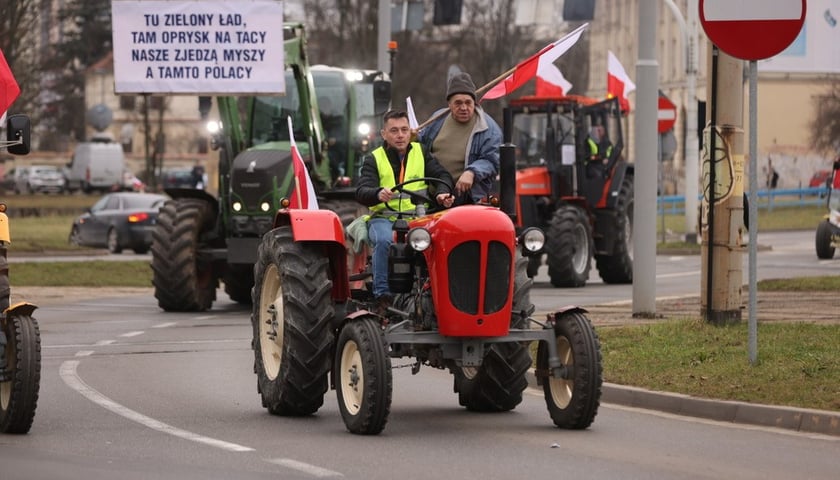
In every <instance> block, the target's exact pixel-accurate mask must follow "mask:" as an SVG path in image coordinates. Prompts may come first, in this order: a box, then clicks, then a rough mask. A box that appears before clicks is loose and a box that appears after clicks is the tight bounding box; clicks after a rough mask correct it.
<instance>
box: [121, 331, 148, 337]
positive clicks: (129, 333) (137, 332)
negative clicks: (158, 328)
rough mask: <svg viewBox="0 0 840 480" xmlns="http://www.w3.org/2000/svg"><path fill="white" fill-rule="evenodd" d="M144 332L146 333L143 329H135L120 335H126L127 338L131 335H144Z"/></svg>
mask: <svg viewBox="0 0 840 480" xmlns="http://www.w3.org/2000/svg"><path fill="white" fill-rule="evenodd" d="M144 333H146V332H144V331H142V330H135V331H133V332H128V333H123V334H122V335H120V336H121V337H125V338H129V337H136V336H138V335H143V334H144Z"/></svg>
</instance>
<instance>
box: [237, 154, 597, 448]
mask: <svg viewBox="0 0 840 480" xmlns="http://www.w3.org/2000/svg"><path fill="white" fill-rule="evenodd" d="M513 155H514V153H513V146H512V145H505V146H503V147H502V164H503V167H502V168H503V170H502V176H503V178H505V175H506V172H507V173H508V174H509V175H507V178H509V179H510V182H509V183H508V184H504V182H503V185H502V187H503V189H502V196H501V199H502V202H501V203H502V205H505V206H509V205H510V204H511V203H512V202H510V200H512V199H513V192H514V182H513V175H512V174H511V173H512V171H513V168H514V167H513ZM414 181H425V182H427V183H429V184H430V185H434V183H435V182H439V180H437V179H434V178H422V179H419V180H414ZM406 183H408V182H406ZM406 183H402V184H399V185H396V186H395V187H394V188H393V190H394V191H395V192H400V193H401V195H403V197H404V198H407V199H406V200H405V201H412V202H413V203H415V204H419V205H417V207H416V209H415V211H414V212H412V214H411V215H398V217H399V218H397V220H396V221H395V222H394V235H395V241H394V245H393V246H392V248H391V251H390V256H389V278H388V280H389V286H390V289H391V292H393V293H394V294H395V299H394V304H393V306H391V307H389V308H388V309H387V310H386V311H384V312H383V311H381V310H377V308H376V306H375V302H374V300H373V296H372V293H371V290H370V283H369V281H370V274H369V271H370V270H369V268H367V269H365V270H363V271H361V272H351V271H348V267H347V261H346V255H347V254H346V249H345V233H344V230H343V227H342V223H341V221H340V220H339V218H338V216H336V214H335V213H333V212H330V211H324V210H288V209H283V210H280V211H279V212H278V213H277V215H276V218H275V222H274V229H273V230H271V231H270V232H268V233H267V234H266V235H265V236H264V237H263V240H262V242H261V244H260V247H259V258H258V261H257V263H256V266H255V287H254V290H253V311H252V316H251V321H252V325H253V335H254V336H253V342H252V347H253V349H254V352H255V364H254V370H255V373H256V374H257V387H258V391H259V393H260V395H261V397H262V403H263V406H264V407H266V409H268V411H269V412H271V413H272V414H275V415H286V416H303V415H309V414H312V413H314V412H316V411H317V410H318V409H319V408H320V407H321V405H322V404H323V402H324V395H325V393H326V392H327V390H328V389H329V388H334V389H335V390H336V393H337V397H338V403H339V409H340V411H341V415H342V418H343V420H344V423H345V425H346V427H347V429H348V430H349V431H350V432H352V433H356V434H378V433H380V432H381V431H382V430H383V429H384V427H385V424H386V422H387V420H388V415H389V412H390V408H391V399H392V388H393V386H392V374H391V359H393V358H412V359H413V363H412V372H413V373H417V372H418V371H419V370H420V368H421V367H422V366H423V365H425V366H429V367H432V368H438V369H448V370H449V371H450V372H451V373H452V374H453V377H454V380H453V381H454V390H455V392H456V393H457V394H458V401H459V403H460V404H461V405H462V406H464V407H466V408H467V409H468V410H472V411H482V412H499V411H508V410H512V409H514V408H515V407H516V406H517V405H518V404H519V403H520V402H521V401H522V392H523V391H524V390H525V388H526V387H527V380H526V377H525V375H526V372H527V371H528V369H529V368H531V366H532V359H531V354H530V350H529V348H528V346H529V344H530V342H533V341H537V342H539V345H538V348H537V358H536V377H537V380H538V383H539V384H541V385H542V387H543V390H544V393H545V401H546V405H547V407H548V411H549V414H550V416H551V418H552V420H553V422H554V424H555V425H557V426H558V427H561V428H569V429H584V428H587V427H588V426H589V425H590V424H591V423H592V421H593V420H594V418H595V415H596V413H597V410H598V406H599V401H600V394H601V384H602V367H601V353H600V343H599V340H598V336H597V334H596V333H595V330H594V328H593V326H592V324H591V322H590V321H589V319H588V318H587V316H586V312H585V310H583V309H582V308H578V307H574V306H570V307H565V308H563V309H561V310H559V311H556V312H553V313H551V314H548V315H547V319H546V320H544V321H538V320H536V319H534V318H531V315H532V314H533V312H534V309H535V307H534V305H533V304H532V303H531V301H530V289H531V285H532V280H531V279H530V278H529V277H528V275H527V272H526V270H527V266H528V258H527V256H528V255H532V254H534V253H535V252H539V251H540V249H541V248H542V246H543V243H544V235H543V233H542V231H541V230H539V229H536V228H532V229H525V230H523V231H522V232H520V233H519V234H518V235H517V230H516V227H515V225H514V222H513V221H512V220H511V218H510V216H511V213H512V210H511V209H509V208H506V209H505V210H504V211H503V210H502V209H500V208H498V207H497V206H493V205H498V204H499V203H498V202H493V204H492V205H491V204H487V205H469V206H460V207H455V208H451V209H448V210H439V211H433V210H432V209H429V210H428V211H425V209H424V208H423V205H422V204H423V203H428V204H429V205H434V202H433V201H432V200H431V196H427V195H423V194H417V193H416V192H411V193H409V191H408V190H406V189H405V188H404V186H405V185H406ZM409 195H410V196H411V198H408V197H409ZM418 197H419V198H418ZM506 197H507V198H508V202H507V203H506V202H505V198H506ZM395 215H397V214H396V213H395ZM357 283H360V284H361V287H360V288H356V289H354V288H351V285H353V284H357Z"/></svg>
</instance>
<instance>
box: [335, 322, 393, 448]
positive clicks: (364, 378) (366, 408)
mask: <svg viewBox="0 0 840 480" xmlns="http://www.w3.org/2000/svg"><path fill="white" fill-rule="evenodd" d="M333 371H334V375H335V383H336V385H335V390H336V394H337V396H338V408H339V410H340V411H341V418H342V419H344V425H345V426H346V427H347V430H349V431H350V432H351V433H357V434H360V435H376V434H378V433H380V432H381V431H382V430H383V429H384V428H385V424H386V423H387V422H388V414H389V413H390V411H391V397H392V392H393V378H392V374H391V358H390V357H388V355H387V353H386V346H385V337H384V335H383V333H382V327H381V326H380V325H379V322H377V321H375V320H374V319H373V318H370V317H366V318H361V319H358V320H352V321H350V322H348V323H347V324H345V325H344V326H343V327H342V328H341V333H339V335H338V343H337V345H336V354H335V367H334V370H333Z"/></svg>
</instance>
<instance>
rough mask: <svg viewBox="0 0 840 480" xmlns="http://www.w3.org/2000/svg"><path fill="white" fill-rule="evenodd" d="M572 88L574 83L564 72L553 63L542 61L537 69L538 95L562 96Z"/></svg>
mask: <svg viewBox="0 0 840 480" xmlns="http://www.w3.org/2000/svg"><path fill="white" fill-rule="evenodd" d="M571 89H572V83H571V82H569V81H568V80H566V77H564V76H563V72H561V71H560V69H559V68H557V66H556V65H554V64H553V63H546V64H545V65H543V64H542V63H540V66H539V68H538V69H537V88H536V91H535V94H536V95H537V96H538V97H562V96H563V95H565V94H567V93H569V90H571Z"/></svg>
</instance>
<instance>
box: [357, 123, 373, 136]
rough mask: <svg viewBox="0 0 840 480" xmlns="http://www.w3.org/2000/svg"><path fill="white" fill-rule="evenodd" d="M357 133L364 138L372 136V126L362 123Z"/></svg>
mask: <svg viewBox="0 0 840 480" xmlns="http://www.w3.org/2000/svg"><path fill="white" fill-rule="evenodd" d="M357 131H358V132H359V135H361V136H363V137H366V136H368V135H370V124H368V123H360V124H359V126H358V127H357Z"/></svg>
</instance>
